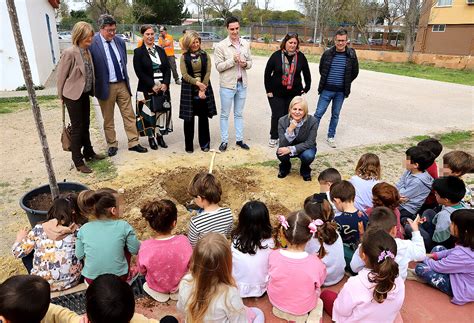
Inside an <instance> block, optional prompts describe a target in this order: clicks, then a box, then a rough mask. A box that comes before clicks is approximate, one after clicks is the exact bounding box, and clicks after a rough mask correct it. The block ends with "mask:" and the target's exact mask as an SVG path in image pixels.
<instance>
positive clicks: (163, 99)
mask: <svg viewBox="0 0 474 323" xmlns="http://www.w3.org/2000/svg"><path fill="white" fill-rule="evenodd" d="M150 110H151V111H153V112H167V111H169V110H171V102H170V99H169V96H168V95H167V93H166V92H162V93H158V94H154V95H151V96H150Z"/></svg>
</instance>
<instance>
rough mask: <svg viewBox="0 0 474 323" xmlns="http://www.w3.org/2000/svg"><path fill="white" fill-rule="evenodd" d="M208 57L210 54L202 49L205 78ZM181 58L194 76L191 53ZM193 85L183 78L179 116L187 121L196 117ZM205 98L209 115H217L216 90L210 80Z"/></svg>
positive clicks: (210, 116) (202, 66) (189, 72)
mask: <svg viewBox="0 0 474 323" xmlns="http://www.w3.org/2000/svg"><path fill="white" fill-rule="evenodd" d="M207 57H208V54H207V53H206V52H204V51H202V54H201V75H202V76H203V77H202V78H204V75H206V71H207V64H208V60H207ZM181 60H184V62H185V64H186V71H187V72H188V74H189V75H191V77H194V71H193V68H192V66H191V55H190V54H189V53H184V54H183V55H181ZM193 87H194V85H192V84H191V83H188V82H186V81H185V80H184V79H182V84H181V99H180V105H179V118H180V119H183V120H185V121H189V120H191V119H193V118H194V113H193V100H194V95H195V93H194V92H195V91H193ZM205 100H206V105H207V116H208V117H209V118H212V117H213V116H215V115H217V109H216V102H215V100H214V91H213V90H212V85H211V81H210V80H209V84H208V85H207V88H206V99H205Z"/></svg>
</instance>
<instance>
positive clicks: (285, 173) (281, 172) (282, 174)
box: [278, 170, 290, 178]
mask: <svg viewBox="0 0 474 323" xmlns="http://www.w3.org/2000/svg"><path fill="white" fill-rule="evenodd" d="M289 173H290V172H284V171H282V170H281V171H279V172H278V178H285V177H286V176H288V174H289Z"/></svg>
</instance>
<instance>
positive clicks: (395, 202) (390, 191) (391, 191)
mask: <svg viewBox="0 0 474 323" xmlns="http://www.w3.org/2000/svg"><path fill="white" fill-rule="evenodd" d="M372 196H373V198H372V202H373V205H374V207H377V206H386V207H388V208H389V209H390V210H392V211H393V213H394V214H395V216H396V217H397V235H396V237H397V238H400V239H403V235H404V230H403V227H402V226H401V224H400V211H399V210H398V206H400V194H399V193H398V190H397V188H396V187H395V186H393V185H390V184H389V183H385V182H382V183H378V184H375V186H374V187H373V188H372ZM372 209H373V208H369V209H367V211H366V212H367V215H368V216H369V221H370V214H371V213H372Z"/></svg>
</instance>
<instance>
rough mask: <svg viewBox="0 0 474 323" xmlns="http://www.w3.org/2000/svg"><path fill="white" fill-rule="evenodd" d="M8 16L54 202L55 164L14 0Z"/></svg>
mask: <svg viewBox="0 0 474 323" xmlns="http://www.w3.org/2000/svg"><path fill="white" fill-rule="evenodd" d="M6 1H7V2H6V3H7V8H8V14H9V16H10V23H11V26H12V31H13V36H14V38H15V44H16V50H17V51H18V56H19V58H20V65H21V70H22V71H23V77H24V78H25V84H26V88H27V89H28V97H29V98H30V104H31V109H32V110H33V117H34V119H35V124H36V130H37V131H38V136H39V139H40V142H41V146H42V148H43V158H44V163H45V166H46V171H47V173H48V179H49V187H50V189H51V195H52V198H53V200H54V199H55V198H56V197H58V196H59V186H58V182H57V181H56V176H55V174H54V168H53V162H52V160H51V153H50V151H49V145H48V140H47V138H46V131H45V130H44V125H43V118H42V117H41V109H40V107H39V104H38V99H37V98H36V92H35V88H34V84H33V79H32V77H31V69H30V63H29V61H28V56H27V55H26V50H25V44H24V43H23V37H22V35H21V29H20V24H19V23H18V15H17V12H16V6H15V1H14V0H6Z"/></svg>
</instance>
